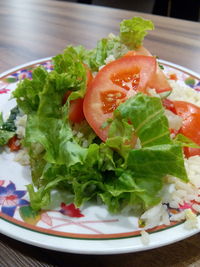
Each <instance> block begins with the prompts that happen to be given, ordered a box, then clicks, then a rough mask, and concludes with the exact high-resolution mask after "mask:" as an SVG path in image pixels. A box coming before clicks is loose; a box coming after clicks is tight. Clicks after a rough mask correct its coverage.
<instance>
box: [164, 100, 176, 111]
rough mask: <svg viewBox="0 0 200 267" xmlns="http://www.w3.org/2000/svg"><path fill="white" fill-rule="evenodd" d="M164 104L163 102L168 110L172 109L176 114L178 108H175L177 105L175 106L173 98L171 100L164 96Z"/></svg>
mask: <svg viewBox="0 0 200 267" xmlns="http://www.w3.org/2000/svg"><path fill="white" fill-rule="evenodd" d="M162 104H163V106H164V107H165V108H166V109H168V110H170V111H171V112H173V113H174V114H176V109H175V106H174V102H173V101H171V100H169V99H167V98H164V99H163V100H162Z"/></svg>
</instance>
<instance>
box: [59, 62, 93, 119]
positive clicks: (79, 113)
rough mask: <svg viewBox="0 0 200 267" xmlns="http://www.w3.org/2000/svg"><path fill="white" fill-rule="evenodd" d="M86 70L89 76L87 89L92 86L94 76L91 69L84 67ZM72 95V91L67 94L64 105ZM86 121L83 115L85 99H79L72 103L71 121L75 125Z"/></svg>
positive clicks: (70, 110)
mask: <svg viewBox="0 0 200 267" xmlns="http://www.w3.org/2000/svg"><path fill="white" fill-rule="evenodd" d="M84 66H85V68H86V75H87V88H88V87H89V86H90V84H91V82H92V80H93V76H92V73H91V71H90V70H89V68H88V67H87V66H86V65H84ZM70 94H71V92H70V91H68V92H66V94H65V96H64V98H63V104H64V103H65V102H66V100H67V98H68V97H69V95H70ZM84 119H85V116H84V113H83V98H77V99H75V100H72V101H70V109H69V120H70V121H71V122H74V123H80V122H82V121H83V120H84Z"/></svg>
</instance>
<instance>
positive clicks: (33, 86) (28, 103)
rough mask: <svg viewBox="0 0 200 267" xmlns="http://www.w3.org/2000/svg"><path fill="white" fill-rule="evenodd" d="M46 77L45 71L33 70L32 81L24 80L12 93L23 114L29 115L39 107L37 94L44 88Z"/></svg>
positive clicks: (40, 69)
mask: <svg viewBox="0 0 200 267" xmlns="http://www.w3.org/2000/svg"><path fill="white" fill-rule="evenodd" d="M47 75H48V73H47V71H46V70H45V69H43V68H42V67H37V68H36V69H34V70H33V73H32V80H29V79H24V80H23V81H21V82H20V83H19V84H18V86H17V88H16V89H15V91H14V92H13V97H14V98H16V100H17V105H18V107H19V108H20V109H21V110H22V111H23V112H24V113H25V114H31V113H33V112H35V111H37V109H38V106H39V93H40V92H41V91H42V90H43V88H44V85H45V83H46V78H47Z"/></svg>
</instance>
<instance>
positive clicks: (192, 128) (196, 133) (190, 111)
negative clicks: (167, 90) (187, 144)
mask: <svg viewBox="0 0 200 267" xmlns="http://www.w3.org/2000/svg"><path fill="white" fill-rule="evenodd" d="M173 103H174V107H175V109H176V113H177V115H179V116H181V117H182V119H183V124H182V127H181V129H180V131H179V132H180V133H182V134H183V135H185V136H186V137H188V138H190V139H191V140H192V141H193V142H195V143H196V144H198V145H200V108H199V107H197V106H195V105H193V104H191V103H188V102H184V101H174V102H173ZM184 152H185V155H186V157H191V156H194V155H200V149H198V148H185V149H184Z"/></svg>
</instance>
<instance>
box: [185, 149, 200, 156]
mask: <svg viewBox="0 0 200 267" xmlns="http://www.w3.org/2000/svg"><path fill="white" fill-rule="evenodd" d="M183 151H184V154H185V156H186V158H189V157H193V156H200V148H194V147H184V149H183Z"/></svg>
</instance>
